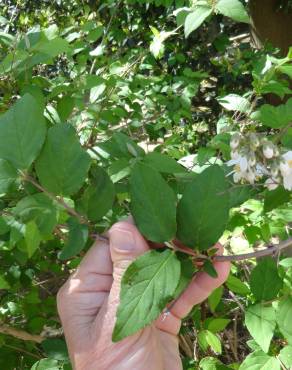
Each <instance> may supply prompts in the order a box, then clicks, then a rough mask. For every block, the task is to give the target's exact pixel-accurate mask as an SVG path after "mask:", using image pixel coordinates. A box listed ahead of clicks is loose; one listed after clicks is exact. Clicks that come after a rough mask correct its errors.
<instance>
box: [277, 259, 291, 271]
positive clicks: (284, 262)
mask: <svg viewBox="0 0 292 370" xmlns="http://www.w3.org/2000/svg"><path fill="white" fill-rule="evenodd" d="M279 265H280V266H283V267H287V268H289V267H292V257H289V258H284V259H283V260H281V261H279Z"/></svg>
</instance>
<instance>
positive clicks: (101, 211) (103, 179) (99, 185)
mask: <svg viewBox="0 0 292 370" xmlns="http://www.w3.org/2000/svg"><path fill="white" fill-rule="evenodd" d="M114 198H115V189H114V185H113V183H112V181H111V179H110V178H109V176H108V174H107V173H106V172H105V170H104V169H102V168H101V167H97V168H96V169H95V172H94V178H93V181H92V183H91V185H90V186H89V187H88V188H87V189H86V190H85V192H84V194H83V196H82V198H81V201H80V208H81V209H82V211H83V212H84V213H85V214H86V215H87V217H88V218H89V220H91V221H93V222H95V221H98V220H100V219H101V218H102V217H103V216H105V215H106V214H107V212H108V211H109V210H110V209H111V207H112V205H113V202H114Z"/></svg>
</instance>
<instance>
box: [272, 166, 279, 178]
mask: <svg viewBox="0 0 292 370" xmlns="http://www.w3.org/2000/svg"><path fill="white" fill-rule="evenodd" d="M278 173H279V168H278V167H276V166H273V167H271V175H272V177H277V176H278Z"/></svg>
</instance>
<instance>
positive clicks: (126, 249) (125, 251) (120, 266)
mask: <svg viewBox="0 0 292 370" xmlns="http://www.w3.org/2000/svg"><path fill="white" fill-rule="evenodd" d="M109 237H110V254H111V260H112V262H113V268H114V271H113V276H114V280H115V279H119V278H120V277H121V276H122V275H123V273H124V272H125V270H126V269H127V267H128V265H129V264H130V263H131V261H133V260H135V259H136V258H137V257H138V256H140V255H142V254H144V253H145V252H147V251H148V250H149V246H148V244H147V242H146V241H145V239H144V238H143V236H142V235H141V234H140V232H139V231H138V229H137V228H136V226H135V225H133V224H132V223H129V222H127V221H121V222H118V223H116V224H115V225H113V226H112V228H111V229H110V230H109Z"/></svg>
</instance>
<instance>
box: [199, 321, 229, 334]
mask: <svg viewBox="0 0 292 370" xmlns="http://www.w3.org/2000/svg"><path fill="white" fill-rule="evenodd" d="M230 321H231V320H229V319H223V318H218V319H217V318H213V317H212V318H209V319H207V320H205V322H204V328H206V329H208V330H209V331H211V332H212V333H218V332H220V331H222V330H224V329H225V328H226V326H227V325H228V324H229V323H230Z"/></svg>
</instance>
